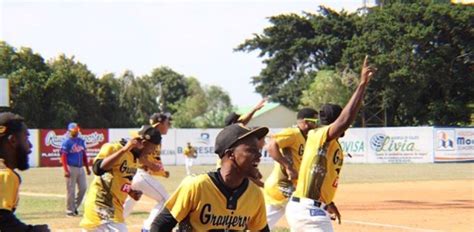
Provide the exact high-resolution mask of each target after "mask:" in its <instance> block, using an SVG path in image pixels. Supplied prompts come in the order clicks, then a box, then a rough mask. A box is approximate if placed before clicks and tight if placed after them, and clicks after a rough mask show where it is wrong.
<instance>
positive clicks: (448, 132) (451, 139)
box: [433, 128, 474, 162]
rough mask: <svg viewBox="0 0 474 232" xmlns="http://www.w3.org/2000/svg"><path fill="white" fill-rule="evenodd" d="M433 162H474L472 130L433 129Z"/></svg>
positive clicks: (473, 130) (473, 129) (473, 136)
mask: <svg viewBox="0 0 474 232" xmlns="http://www.w3.org/2000/svg"><path fill="white" fill-rule="evenodd" d="M433 137H434V138H433V140H434V141H435V142H434V147H435V149H434V150H435V154H434V161H435V162H472V161H474V128H435V129H434V132H433Z"/></svg>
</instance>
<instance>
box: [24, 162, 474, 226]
mask: <svg viewBox="0 0 474 232" xmlns="http://www.w3.org/2000/svg"><path fill="white" fill-rule="evenodd" d="M167 168H168V170H169V171H170V172H171V176H170V178H168V179H165V178H159V180H160V181H161V183H162V184H163V185H164V186H165V187H166V190H167V191H168V192H169V193H172V192H173V190H174V189H175V188H176V187H177V186H178V185H179V183H180V182H181V180H182V179H183V177H184V176H185V169H184V166H168V167H167ZM213 168H214V166H196V167H194V168H193V171H194V172H195V173H204V172H207V171H208V170H211V169H213ZM260 169H261V171H262V173H263V175H264V176H265V177H266V176H268V174H269V173H270V171H271V169H272V165H261V167H260ZM341 173H342V177H341V182H340V183H341V184H345V183H375V182H404V181H426V180H464V179H474V164H473V163H459V164H346V165H345V166H344V168H343V170H342V172H341ZM20 175H21V176H22V185H21V187H20V192H21V193H22V194H21V195H20V203H19V207H18V209H17V211H16V214H17V216H18V217H19V218H20V219H21V220H23V221H24V222H26V223H29V224H44V223H46V224H49V225H50V226H51V227H52V228H53V229H55V228H78V227H79V225H78V224H79V221H80V217H75V218H66V217H65V211H64V210H65V198H64V196H65V194H66V187H65V181H64V178H63V173H62V169H61V168H32V169H30V170H28V171H26V172H21V173H20ZM91 179H92V177H88V183H90V181H91ZM41 194H44V195H41ZM37 195H38V196H37ZM79 212H80V213H81V214H82V209H80V210H79ZM147 215H148V212H145V211H135V212H134V213H133V214H132V215H131V216H130V218H128V219H127V222H128V223H129V224H140V223H141V222H142V221H143V219H145V218H146V217H147ZM135 229H138V228H135ZM277 231H286V230H285V229H280V230H277Z"/></svg>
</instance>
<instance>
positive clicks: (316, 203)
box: [291, 197, 327, 210]
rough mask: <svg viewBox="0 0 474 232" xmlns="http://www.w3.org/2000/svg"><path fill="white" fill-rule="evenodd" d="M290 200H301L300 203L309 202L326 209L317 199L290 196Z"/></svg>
mask: <svg viewBox="0 0 474 232" xmlns="http://www.w3.org/2000/svg"><path fill="white" fill-rule="evenodd" d="M291 201H294V202H301V203H304V204H309V205H312V206H314V207H318V208H321V209H324V210H326V209H327V206H326V204H324V203H322V202H319V201H316V200H313V199H309V198H299V197H291Z"/></svg>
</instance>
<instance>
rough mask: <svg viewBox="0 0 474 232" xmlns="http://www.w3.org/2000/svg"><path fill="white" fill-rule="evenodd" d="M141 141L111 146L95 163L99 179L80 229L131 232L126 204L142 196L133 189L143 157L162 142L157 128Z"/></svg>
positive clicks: (147, 128) (150, 129)
mask: <svg viewBox="0 0 474 232" xmlns="http://www.w3.org/2000/svg"><path fill="white" fill-rule="evenodd" d="M138 135H139V137H135V138H133V139H131V140H129V141H121V142H118V143H107V144H104V145H103V146H102V148H101V149H100V151H99V154H98V155H97V157H96V158H95V160H94V164H93V171H94V174H95V175H96V176H95V178H94V180H93V181H92V183H91V185H90V187H89V191H88V193H87V198H86V203H85V206H84V216H83V218H82V220H81V223H80V226H81V227H82V228H84V230H85V231H127V227H126V225H125V222H124V218H123V203H124V201H125V198H126V197H127V196H130V197H132V198H134V199H136V200H138V199H139V198H140V197H141V194H142V192H141V191H137V190H134V189H133V188H132V187H131V182H132V179H133V176H134V175H135V173H136V171H137V167H138V159H139V157H140V156H141V155H144V154H150V153H152V152H153V151H154V150H155V147H156V145H157V144H159V142H160V140H161V136H160V135H159V133H156V130H155V128H153V127H151V126H149V125H147V126H143V127H142V128H141V129H140V130H139V132H138Z"/></svg>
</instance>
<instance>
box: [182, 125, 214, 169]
mask: <svg viewBox="0 0 474 232" xmlns="http://www.w3.org/2000/svg"><path fill="white" fill-rule="evenodd" d="M219 131H220V129H180V130H178V131H177V132H176V150H175V151H176V156H177V159H176V164H178V165H184V154H183V152H184V148H185V147H186V143H188V142H189V143H191V146H193V147H194V149H196V153H197V158H196V159H195V161H194V163H195V164H197V165H200V164H216V163H217V160H218V159H219V157H218V156H217V154H216V153H214V143H215V141H216V136H217V133H219Z"/></svg>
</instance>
